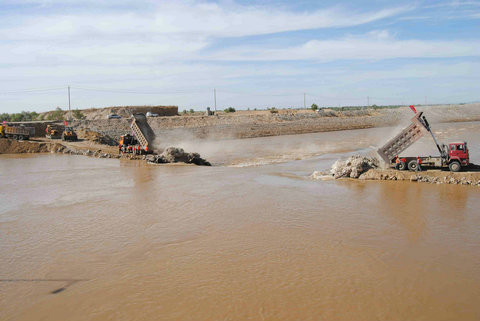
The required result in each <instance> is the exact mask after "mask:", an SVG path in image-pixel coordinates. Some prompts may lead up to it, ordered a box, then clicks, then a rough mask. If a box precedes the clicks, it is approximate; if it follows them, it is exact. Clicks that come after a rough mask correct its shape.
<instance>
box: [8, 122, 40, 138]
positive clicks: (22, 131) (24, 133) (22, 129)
mask: <svg viewBox="0 0 480 321" xmlns="http://www.w3.org/2000/svg"><path fill="white" fill-rule="evenodd" d="M33 135H35V128H33V127H26V126H23V125H15V126H13V125H9V124H6V123H3V124H0V137H1V138H13V139H16V140H28V139H30V137H31V136H33Z"/></svg>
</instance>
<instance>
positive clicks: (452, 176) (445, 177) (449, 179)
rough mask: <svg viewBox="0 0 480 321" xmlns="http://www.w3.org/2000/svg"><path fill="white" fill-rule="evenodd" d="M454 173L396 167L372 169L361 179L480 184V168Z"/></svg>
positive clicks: (361, 176)
mask: <svg viewBox="0 0 480 321" xmlns="http://www.w3.org/2000/svg"><path fill="white" fill-rule="evenodd" d="M473 170H475V171H470V170H467V171H464V172H458V173H452V172H449V171H442V170H427V171H421V172H409V171H398V170H394V169H370V170H368V171H367V172H365V173H363V174H362V175H360V177H359V179H361V180H393V181H411V182H424V183H431V184H458V185H474V186H480V170H479V171H476V170H477V169H475V168H473Z"/></svg>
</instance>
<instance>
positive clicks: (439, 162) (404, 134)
mask: <svg viewBox="0 0 480 321" xmlns="http://www.w3.org/2000/svg"><path fill="white" fill-rule="evenodd" d="M410 108H411V109H412V110H413V111H414V112H415V117H413V118H412V119H411V122H412V123H411V124H410V125H409V126H408V127H407V128H405V129H403V130H402V131H401V132H400V133H399V134H398V135H397V136H395V137H394V138H392V139H391V140H389V141H388V142H387V143H386V144H385V145H383V146H382V147H380V148H379V149H378V150H377V153H378V154H379V155H380V157H381V158H382V159H383V160H384V161H385V163H386V164H387V165H389V166H391V167H395V168H396V169H398V170H406V169H408V170H411V171H415V170H417V167H418V164H421V167H430V168H449V169H450V171H452V172H458V171H460V170H461V169H462V168H465V167H468V166H469V165H470V157H469V152H468V148H467V142H465V141H461V142H453V143H449V144H446V145H445V144H442V145H441V146H440V144H439V143H438V141H437V138H436V137H435V135H434V134H433V132H432V130H431V128H430V124H429V123H428V121H427V118H426V117H425V116H424V115H423V112H417V111H416V110H415V107H414V106H410ZM427 132H428V133H430V134H431V135H432V138H433V141H434V142H435V145H436V146H437V149H438V151H439V153H440V156H401V155H400V153H402V152H403V151H404V150H405V149H407V148H408V147H410V146H411V145H412V144H413V143H415V142H416V141H417V140H419V139H420V138H421V137H423V136H424V135H425V134H426V133H427Z"/></svg>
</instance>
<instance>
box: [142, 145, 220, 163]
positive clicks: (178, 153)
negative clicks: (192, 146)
mask: <svg viewBox="0 0 480 321" xmlns="http://www.w3.org/2000/svg"><path fill="white" fill-rule="evenodd" d="M146 160H147V162H149V163H155V164H165V163H186V164H195V165H202V166H211V164H210V163H209V162H207V161H206V160H205V159H203V158H201V157H200V155H199V154H198V153H186V152H185V151H184V150H183V149H182V148H176V147H168V148H166V149H165V150H164V151H163V153H162V154H160V155H148V156H147V157H146Z"/></svg>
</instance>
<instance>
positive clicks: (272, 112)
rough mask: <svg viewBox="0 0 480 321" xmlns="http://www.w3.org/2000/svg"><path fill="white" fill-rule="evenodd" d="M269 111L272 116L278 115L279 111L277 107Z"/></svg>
mask: <svg viewBox="0 0 480 321" xmlns="http://www.w3.org/2000/svg"><path fill="white" fill-rule="evenodd" d="M267 110H269V111H270V113H271V114H278V109H277V108H275V107H272V108H267Z"/></svg>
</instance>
